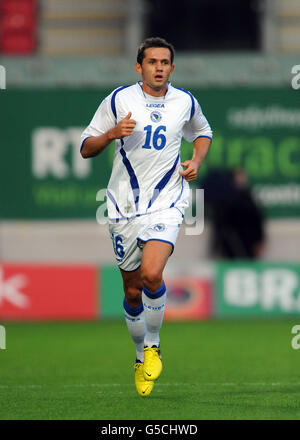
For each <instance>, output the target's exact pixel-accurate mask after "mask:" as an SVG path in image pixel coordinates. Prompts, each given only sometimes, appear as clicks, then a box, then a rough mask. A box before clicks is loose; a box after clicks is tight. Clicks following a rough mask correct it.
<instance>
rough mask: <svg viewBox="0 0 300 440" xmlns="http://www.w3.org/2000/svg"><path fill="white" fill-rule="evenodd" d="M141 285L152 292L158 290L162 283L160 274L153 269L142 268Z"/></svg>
mask: <svg viewBox="0 0 300 440" xmlns="http://www.w3.org/2000/svg"><path fill="white" fill-rule="evenodd" d="M141 278H142V282H143V285H144V286H145V287H146V288H147V289H149V290H151V291H152V292H153V291H155V290H157V289H159V287H160V286H161V283H162V273H161V271H160V270H157V269H156V268H155V267H148V268H144V269H143V270H142V272H141Z"/></svg>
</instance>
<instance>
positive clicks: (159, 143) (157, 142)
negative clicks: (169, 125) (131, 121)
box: [142, 125, 167, 150]
mask: <svg viewBox="0 0 300 440" xmlns="http://www.w3.org/2000/svg"><path fill="white" fill-rule="evenodd" d="M152 128H153V127H152V125H147V126H146V127H144V131H146V140H145V143H144V145H142V148H147V149H148V150H149V149H151V148H152V145H153V147H154V148H155V149H156V150H162V149H163V148H164V146H165V145H166V141H167V139H166V136H165V135H164V134H163V133H162V132H165V131H166V126H165V125H160V126H159V127H157V128H156V130H155V131H154V133H153V136H152ZM151 141H152V145H151Z"/></svg>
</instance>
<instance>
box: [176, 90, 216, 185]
mask: <svg viewBox="0 0 300 440" xmlns="http://www.w3.org/2000/svg"><path fill="white" fill-rule="evenodd" d="M192 100H193V102H194V105H195V107H194V114H193V116H192V117H191V119H190V120H189V121H188V122H187V123H186V124H185V126H184V128H183V137H184V138H185V139H186V140H187V141H188V142H193V147H194V148H193V157H192V159H191V160H186V161H185V162H183V163H182V164H181V165H182V166H183V167H185V170H184V171H181V172H180V174H181V175H182V176H183V177H184V178H185V180H187V181H188V182H191V181H192V180H195V179H196V178H197V173H198V171H199V168H200V167H201V165H202V162H203V160H204V159H205V157H206V155H207V153H208V150H209V147H210V145H211V141H212V135H213V132H212V129H211V127H210V125H209V123H208V121H207V119H206V117H205V116H204V114H203V113H202V109H201V107H200V105H199V103H198V101H197V100H196V99H195V98H194V97H193V96H192Z"/></svg>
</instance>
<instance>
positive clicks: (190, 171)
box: [180, 160, 199, 182]
mask: <svg viewBox="0 0 300 440" xmlns="http://www.w3.org/2000/svg"><path fill="white" fill-rule="evenodd" d="M181 165H182V166H183V167H186V169H185V170H184V171H180V174H181V175H182V176H183V177H184V178H185V180H186V181H187V182H191V181H192V180H195V179H196V177H197V172H198V169H199V166H198V165H197V163H196V162H194V161H193V160H186V161H185V162H183V163H182V164H181Z"/></svg>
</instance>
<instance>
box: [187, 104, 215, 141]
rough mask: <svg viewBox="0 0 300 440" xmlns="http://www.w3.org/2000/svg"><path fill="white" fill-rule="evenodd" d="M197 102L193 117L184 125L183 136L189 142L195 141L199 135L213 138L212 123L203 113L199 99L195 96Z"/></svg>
mask: <svg viewBox="0 0 300 440" xmlns="http://www.w3.org/2000/svg"><path fill="white" fill-rule="evenodd" d="M193 99H194V104H195V112H194V114H193V116H192V118H191V119H190V120H189V121H188V122H186V124H185V125H184V127H183V137H184V139H185V140H186V141H188V142H193V141H194V140H195V139H197V138H198V137H201V136H203V137H208V138H210V139H212V130H211V128H210V125H209V123H208V121H207V119H206V117H205V116H204V114H203V113H202V110H201V107H200V105H199V103H198V101H197V100H196V99H195V98H194V97H193Z"/></svg>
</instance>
